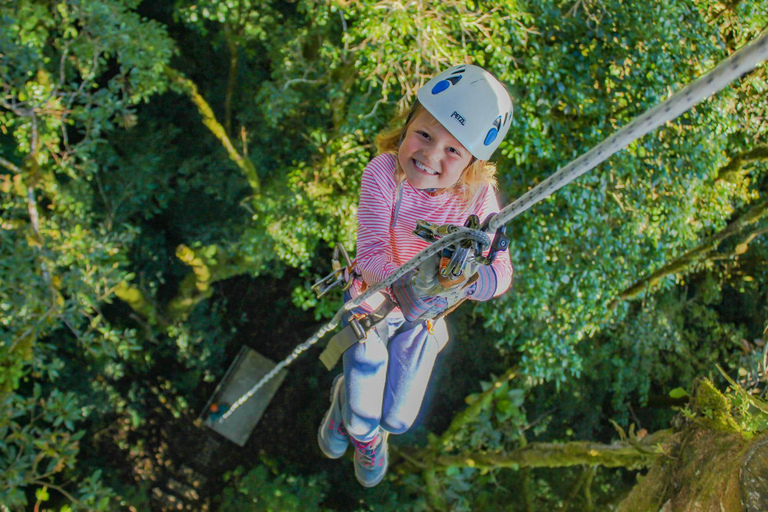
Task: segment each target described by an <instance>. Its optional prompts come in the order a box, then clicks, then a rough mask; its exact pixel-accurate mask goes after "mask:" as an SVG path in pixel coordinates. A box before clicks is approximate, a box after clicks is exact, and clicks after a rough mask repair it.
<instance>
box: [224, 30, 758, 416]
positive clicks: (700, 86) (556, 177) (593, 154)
mask: <svg viewBox="0 0 768 512" xmlns="http://www.w3.org/2000/svg"><path fill="white" fill-rule="evenodd" d="M767 58H768V31H764V32H763V33H762V34H761V35H760V36H759V37H758V38H757V39H756V40H755V41H753V42H752V43H750V44H748V45H746V46H744V47H742V48H741V49H739V50H738V51H737V52H735V53H734V54H733V55H731V56H730V57H728V58H727V59H725V60H724V61H722V62H721V63H720V64H718V65H717V66H716V67H715V68H714V69H712V70H711V71H710V72H708V73H706V74H705V75H703V76H702V77H700V78H699V79H697V80H695V81H694V82H692V83H690V84H689V85H687V86H686V87H684V88H683V89H681V90H680V91H678V92H677V93H675V94H673V95H672V96H670V97H669V98H667V99H666V100H664V101H663V102H661V103H659V104H658V105H656V106H655V107H653V108H651V109H650V110H648V111H647V112H645V113H644V114H642V115H640V116H638V117H636V118H635V119H634V120H632V121H631V122H630V123H629V124H627V125H626V126H624V127H623V128H621V129H619V130H618V131H617V132H615V133H614V134H613V135H611V136H610V137H608V138H607V139H606V140H604V141H603V142H601V143H600V144H598V145H597V146H595V147H594V148H592V149H591V150H589V151H587V152H586V153H584V154H583V155H582V156H580V157H578V158H577V159H576V160H573V161H572V162H570V163H569V164H567V165H565V166H564V167H562V168H560V169H559V170H558V171H557V172H555V173H554V174H552V175H551V176H550V177H548V178H547V179H545V180H544V181H542V182H541V183H539V184H538V185H537V186H536V187H534V188H532V189H531V190H529V191H528V192H526V193H525V194H523V195H522V196H520V198H518V199H517V200H515V201H513V202H512V203H510V204H509V205H508V206H506V207H504V208H503V209H502V210H501V211H500V212H499V213H498V214H497V215H496V216H495V217H493V218H492V219H491V221H490V222H489V224H488V232H489V233H493V232H495V231H496V230H497V229H498V228H500V227H502V226H504V225H506V224H507V223H509V222H510V221H511V220H512V219H514V218H515V217H517V216H518V215H520V214H521V213H523V212H524V211H526V210H528V209H529V208H531V207H532V206H533V205H535V204H536V203H538V202H540V201H543V200H544V199H546V198H547V197H549V196H550V195H552V194H554V193H555V192H556V191H557V190H559V189H561V188H563V187H564V186H566V185H568V184H569V183H571V182H572V181H574V180H575V179H577V178H578V177H580V176H582V175H583V174H586V173H587V172H589V171H590V170H592V169H594V168H595V167H597V166H598V165H599V164H601V163H602V162H603V161H605V160H606V159H608V158H609V157H610V156H611V155H613V154H615V153H617V152H618V151H620V150H622V149H624V148H625V147H627V146H628V145H629V144H631V143H632V142H633V141H635V140H637V139H639V138H640V137H642V136H644V135H646V134H648V133H649V132H651V131H653V130H654V129H656V128H658V127H659V126H661V125H663V124H664V123H666V122H668V121H671V120H673V119H675V118H677V117H678V116H680V115H681V114H683V113H684V112H687V111H688V110H689V109H690V108H691V107H693V106H694V105H696V104H698V103H700V102H702V101H704V100H705V99H707V98H709V97H710V96H712V95H713V94H715V93H717V92H718V91H720V90H722V89H723V88H725V87H726V86H727V85H728V84H730V83H731V82H733V81H734V80H736V79H738V78H739V77H741V76H742V75H744V74H745V73H748V72H749V71H751V70H752V69H754V68H755V67H756V66H757V65H758V64H760V63H761V62H762V61H764V60H766V59H767ZM463 240H473V241H476V242H478V243H480V244H481V245H482V246H483V247H488V246H490V240H489V238H488V236H487V235H486V234H485V233H484V232H482V231H478V230H474V229H469V228H465V227H457V229H456V231H455V232H454V233H451V234H450V235H447V236H444V237H442V238H440V240H438V241H437V242H435V243H433V244H432V245H430V246H429V247H426V248H425V249H423V250H422V251H420V252H419V253H418V254H416V256H414V257H413V258H412V259H411V260H409V261H408V262H406V263H405V264H403V265H402V266H401V267H400V268H398V269H397V270H396V271H395V272H394V273H392V274H391V275H390V276H388V277H387V278H386V279H384V280H383V281H381V282H379V283H377V284H376V285H374V286H371V287H370V288H368V290H366V292H365V293H363V294H361V295H359V296H357V297H356V298H354V299H352V300H350V301H349V302H347V303H346V304H344V306H343V307H342V308H341V309H339V311H337V312H336V314H335V315H334V317H333V318H332V319H331V321H330V322H328V323H327V324H326V325H324V326H323V327H321V328H320V330H318V331H317V332H316V333H315V334H314V335H313V336H311V337H310V338H309V339H307V341H305V342H304V343H302V344H300V345H298V346H297V347H296V348H295V349H294V350H293V352H292V353H291V355H289V356H288V357H287V358H285V359H284V360H283V361H281V362H280V363H278V364H277V365H276V366H275V367H274V368H273V369H272V370H271V371H270V372H269V373H267V374H266V375H265V376H264V377H262V378H261V380H260V381H259V382H257V383H256V384H255V385H254V386H253V387H252V388H251V389H250V390H249V391H248V392H247V393H245V394H244V395H243V396H241V397H240V398H239V399H238V400H237V401H236V402H235V403H234V404H232V406H231V407H230V408H229V410H228V411H227V412H226V413H225V414H224V415H223V416H222V417H221V420H220V421H223V420H225V419H227V418H229V416H231V415H232V413H234V412H235V411H236V410H237V409H238V407H240V406H241V405H242V404H243V403H245V402H246V401H247V400H248V399H249V398H251V397H252V396H253V395H254V394H256V393H257V392H258V391H259V389H261V387H262V386H264V384H266V383H267V382H268V381H269V380H271V379H272V378H273V377H274V376H275V375H277V373H278V372H279V371H280V370H282V369H283V368H285V367H286V366H288V365H289V364H291V363H292V362H293V361H294V360H295V359H296V358H297V357H298V356H299V355H300V354H301V353H302V352H304V351H306V350H307V349H309V348H310V347H311V346H312V345H314V344H315V343H317V342H318V341H319V340H320V339H321V338H322V337H323V336H325V334H327V333H328V332H330V331H332V330H333V329H335V328H336V326H338V324H339V322H340V321H341V317H342V315H343V314H344V312H346V311H349V310H351V309H353V308H356V307H358V306H360V305H361V304H362V303H363V302H365V301H366V300H368V299H369V298H370V297H372V296H373V295H374V294H376V293H378V292H380V291H381V290H384V289H385V288H387V287H389V286H391V285H392V284H394V283H395V282H396V281H397V280H398V279H400V278H401V277H403V276H404V275H405V274H407V273H408V272H410V271H411V270H413V269H415V268H416V267H418V266H419V265H420V264H421V263H422V262H424V261H425V260H426V259H428V258H430V257H431V256H433V255H434V254H437V253H438V252H440V251H442V250H443V249H444V248H447V247H450V246H452V245H454V244H456V243H458V242H461V241H463Z"/></svg>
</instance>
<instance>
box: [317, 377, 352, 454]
mask: <svg viewBox="0 0 768 512" xmlns="http://www.w3.org/2000/svg"><path fill="white" fill-rule="evenodd" d="M342 377H343V376H342V375H340V376H339V377H336V380H334V381H333V386H331V404H333V398H334V395H335V394H336V392H337V389H338V390H339V392H341V386H343V385H344V379H343V378H342ZM339 383H341V384H339ZM330 415H331V408H330V407H329V408H328V411H327V412H326V413H325V416H323V421H322V422H321V423H320V428H318V429H317V446H319V447H320V451H321V452H323V455H325V456H326V457H328V458H329V459H340V458H341V457H343V456H344V454H345V453H347V447H344V451H343V452H341V453H340V454H339V455H334V454H330V453H328V452H327V451H325V448H323V442H322V439H321V436H322V434H323V425H325V424H326V423H327V422H328V416H330ZM347 446H349V444H347Z"/></svg>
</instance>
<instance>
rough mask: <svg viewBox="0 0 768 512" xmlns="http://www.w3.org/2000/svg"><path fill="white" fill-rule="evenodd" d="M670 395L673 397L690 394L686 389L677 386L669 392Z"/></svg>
mask: <svg viewBox="0 0 768 512" xmlns="http://www.w3.org/2000/svg"><path fill="white" fill-rule="evenodd" d="M669 396H670V397H671V398H683V397H686V396H690V395H689V394H688V392H687V391H686V390H684V389H683V388H675V389H673V390H672V391H670V392H669Z"/></svg>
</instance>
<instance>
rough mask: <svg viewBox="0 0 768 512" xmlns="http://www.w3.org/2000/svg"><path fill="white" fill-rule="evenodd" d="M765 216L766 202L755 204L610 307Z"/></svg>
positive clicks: (678, 270)
mask: <svg viewBox="0 0 768 512" xmlns="http://www.w3.org/2000/svg"><path fill="white" fill-rule="evenodd" d="M767 215H768V200H766V201H762V202H760V203H757V204H756V205H754V206H753V207H752V208H750V209H749V210H748V211H747V212H746V213H745V214H744V215H742V216H741V217H739V218H738V219H736V220H735V221H733V222H731V223H730V224H729V225H728V226H727V227H726V228H725V229H723V230H722V231H720V232H718V233H715V234H714V235H712V236H709V237H707V238H705V239H704V240H703V241H702V242H701V243H700V244H699V245H697V246H696V247H694V248H693V249H691V250H690V251H688V252H686V253H685V254H683V255H682V256H680V257H679V258H677V259H676V260H674V261H673V262H671V263H668V264H666V265H664V266H663V267H661V268H660V269H658V270H657V271H655V272H654V273H652V274H651V275H649V276H647V277H645V278H643V279H641V280H639V281H637V282H636V283H635V284H633V285H632V286H630V287H629V288H627V289H625V290H624V291H623V292H621V293H620V294H619V296H618V298H617V299H616V300H615V301H614V302H613V304H612V306H611V307H615V306H616V305H617V304H618V302H619V301H622V300H630V299H634V298H635V297H637V296H638V295H640V294H641V293H643V292H645V291H646V290H648V289H650V288H652V287H653V286H655V285H656V284H657V283H658V282H659V281H660V280H662V279H663V278H665V277H667V276H670V275H673V274H678V273H680V272H683V271H684V270H686V269H687V268H688V267H689V266H691V265H692V264H694V263H696V262H699V261H701V260H702V259H704V258H705V257H706V256H708V255H709V254H710V253H712V252H713V251H715V250H716V249H717V247H718V246H719V245H720V243H722V242H723V241H724V240H726V239H727V238H730V237H732V236H734V235H738V234H741V233H743V231H744V229H745V228H746V227H747V226H749V225H751V224H754V223H755V222H758V221H760V220H761V219H763V218H765V217H766V216H767ZM759 230H760V229H758V231H759ZM751 235H752V233H749V234H747V237H746V239H745V241H744V242H742V243H747V244H748V243H749V242H750V241H751V240H752V238H754V237H753V236H751ZM739 245H741V244H739ZM742 252H743V251H742Z"/></svg>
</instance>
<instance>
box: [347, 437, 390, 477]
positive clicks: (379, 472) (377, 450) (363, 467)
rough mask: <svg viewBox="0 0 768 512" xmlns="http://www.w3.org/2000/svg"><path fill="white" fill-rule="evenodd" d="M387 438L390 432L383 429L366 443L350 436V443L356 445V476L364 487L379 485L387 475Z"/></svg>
mask: <svg viewBox="0 0 768 512" xmlns="http://www.w3.org/2000/svg"><path fill="white" fill-rule="evenodd" d="M387 437H389V432H387V431H386V430H383V429H379V430H378V432H376V437H374V438H373V439H371V440H370V441H368V442H366V443H362V442H360V441H358V440H357V439H355V438H354V437H352V436H350V441H352V444H353V445H355V476H356V477H357V481H358V482H360V485H362V486H363V487H374V486H376V485H378V484H379V482H381V481H382V480H384V475H386V474H387V465H388V464H389V455H388V454H387Z"/></svg>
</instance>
